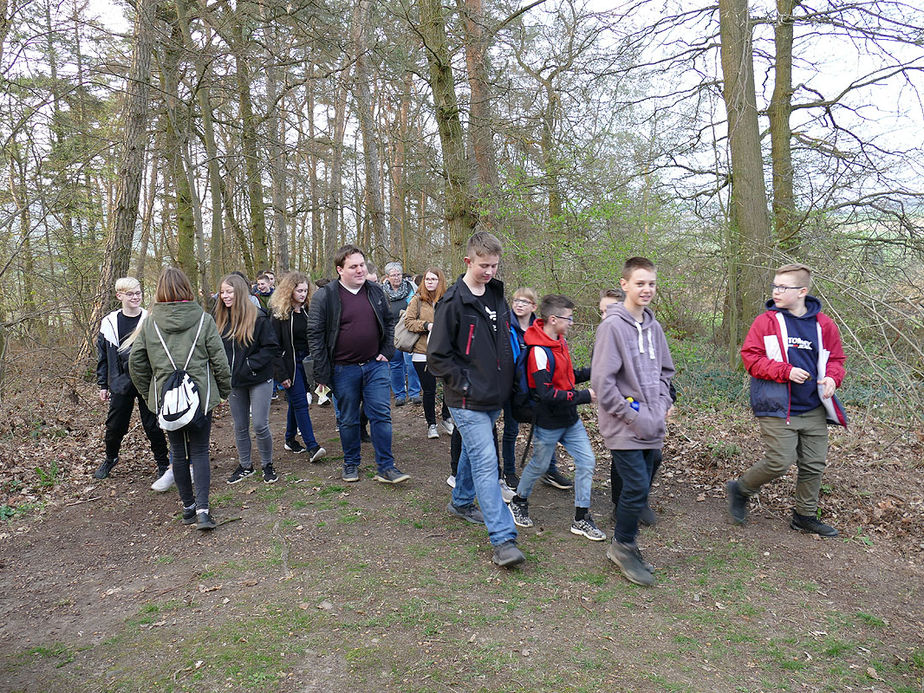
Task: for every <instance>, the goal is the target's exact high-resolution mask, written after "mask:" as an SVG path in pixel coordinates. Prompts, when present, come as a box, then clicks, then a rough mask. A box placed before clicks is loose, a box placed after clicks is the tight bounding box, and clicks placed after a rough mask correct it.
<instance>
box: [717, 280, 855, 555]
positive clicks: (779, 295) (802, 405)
mask: <svg viewBox="0 0 924 693" xmlns="http://www.w3.org/2000/svg"><path fill="white" fill-rule="evenodd" d="M811 283H812V271H811V270H810V269H809V268H808V267H806V266H805V265H798V264H792V265H784V266H783V267H780V268H779V269H778V270H777V271H776V275H775V276H774V278H773V284H771V285H770V288H771V291H772V294H773V297H772V298H771V299H770V300H769V301H767V312H766V313H763V314H762V315H759V316H757V318H756V319H755V320H754V322H753V324H752V325H751V329H750V330H749V331H748V335H747V337H746V338H745V340H744V345H743V346H742V347H741V359H742V360H743V361H744V366H745V368H746V369H747V371H748V373H750V375H751V408H752V409H753V410H754V415H755V416H757V419H758V421H759V423H760V431H761V438H762V439H763V442H764V456H763V458H762V459H761V460H760V461H759V462H757V463H756V464H754V465H753V466H752V467H751V468H750V469H748V470H747V471H746V472H745V473H744V474H742V475H741V477H740V478H739V479H737V480H734V481H729V482H728V484H727V489H728V511H729V514H730V515H731V516H732V519H733V520H734V522H735V523H736V524H742V523H743V522H745V521H746V520H747V515H748V507H747V506H748V499H749V498H750V497H751V496H753V495H754V494H755V493H757V492H758V490H759V489H760V487H761V486H763V485H764V484H765V483H767V482H768V481H772V480H773V479H776V478H777V477H780V476H782V475H783V474H785V473H786V472H787V471H788V470H789V468H790V467H791V466H792V465H793V464H795V465H796V466H797V468H798V470H799V477H798V480H797V482H796V503H795V508H794V509H793V515H792V520H791V521H790V526H791V527H792V528H793V529H797V530H801V531H804V532H812V533H814V534H818V535H821V536H823V537H836V536H837V530H836V529H834V527H831V526H830V525H827V524H825V523H823V522H821V521H820V520H819V519H818V518H817V511H818V494H819V491H820V490H821V477H822V474H823V473H824V469H825V458H826V457H827V453H828V428H827V425H828V424H829V423H831V424H839V425H841V426H845V427H846V426H847V416H846V415H845V413H844V410H843V408H842V407H841V405H840V403H839V402H838V401H837V398H836V397H835V396H834V391H835V389H836V388H838V387H840V385H841V382H842V381H843V379H844V351H843V349H842V348H841V336H840V332H839V331H838V329H837V325H835V324H834V322H833V321H832V320H831V318H829V317H828V316H827V315H825V314H824V313H822V312H821V302H820V301H819V300H818V299H817V298H815V297H814V296H809V295H808V292H809V288H810V287H811Z"/></svg>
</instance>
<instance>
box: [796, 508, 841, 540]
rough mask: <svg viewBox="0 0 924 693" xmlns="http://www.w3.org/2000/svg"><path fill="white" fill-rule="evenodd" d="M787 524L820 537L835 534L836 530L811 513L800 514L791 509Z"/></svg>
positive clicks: (834, 535) (833, 535)
mask: <svg viewBox="0 0 924 693" xmlns="http://www.w3.org/2000/svg"><path fill="white" fill-rule="evenodd" d="M789 526H790V527H792V528H793V529H798V530H800V531H802V532H810V533H811V534H818V535H820V536H822V537H836V536H837V530H836V529H834V527H832V526H831V525H826V524H825V523H824V522H822V521H821V520H819V519H818V518H816V517H814V516H813V515H800V514H799V513H797V512H796V511H795V510H793V511H792V519H791V520H790V521H789Z"/></svg>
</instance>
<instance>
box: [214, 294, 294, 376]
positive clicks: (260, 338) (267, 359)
mask: <svg viewBox="0 0 924 693" xmlns="http://www.w3.org/2000/svg"><path fill="white" fill-rule="evenodd" d="M221 341H222V343H223V344H224V345H225V353H226V354H227V355H228V365H229V366H230V367H231V387H252V386H253V385H259V384H260V383H265V382H266V381H267V380H269V379H271V378H272V377H273V367H274V365H275V363H276V361H277V360H278V359H279V356H280V351H279V339H278V338H277V337H276V332H275V331H274V330H273V327H272V325H270V320H269V318H268V317H266V316H265V315H264V314H263V312H262V311H260V314H259V315H257V321H256V323H254V326H253V341H252V342H251V343H250V345H249V346H244V345H243V344H241V343H240V342H238V341H236V340H234V339H231V337H229V336H227V335H222V336H221Z"/></svg>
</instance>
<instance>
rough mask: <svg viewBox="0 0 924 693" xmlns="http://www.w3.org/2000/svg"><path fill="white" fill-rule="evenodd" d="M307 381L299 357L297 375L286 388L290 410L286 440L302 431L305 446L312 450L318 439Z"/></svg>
mask: <svg viewBox="0 0 924 693" xmlns="http://www.w3.org/2000/svg"><path fill="white" fill-rule="evenodd" d="M305 382H306V380H305V369H304V368H303V367H302V359H301V357H298V358H296V361H295V376H294V377H293V378H292V384H291V385H290V386H289V389H288V390H286V399H287V400H288V401H289V411H288V412H287V413H286V440H287V441H289V440H292V439H293V438H295V436H296V435H297V434H298V432H299V431H301V434H302V439H303V440H304V441H305V447H306V448H308V449H309V450H311V449H312V448H315V447H317V445H318V441H317V440H315V437H314V428H313V427H312V426H311V416H309V414H308V390H307V389H306V386H305Z"/></svg>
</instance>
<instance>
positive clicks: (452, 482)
mask: <svg viewBox="0 0 924 693" xmlns="http://www.w3.org/2000/svg"><path fill="white" fill-rule="evenodd" d="M446 483H447V484H449V488H455V487H456V475H455V474H450V475H449V476H447V477H446Z"/></svg>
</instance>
